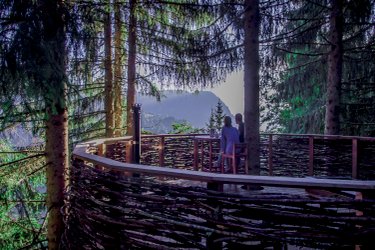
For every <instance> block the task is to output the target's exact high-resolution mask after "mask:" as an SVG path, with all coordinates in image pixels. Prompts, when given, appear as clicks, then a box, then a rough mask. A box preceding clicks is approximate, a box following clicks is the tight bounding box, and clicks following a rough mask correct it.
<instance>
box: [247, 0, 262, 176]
mask: <svg viewBox="0 0 375 250" xmlns="http://www.w3.org/2000/svg"><path fill="white" fill-rule="evenodd" d="M259 26H260V14H259V0H246V1H245V25H244V31H245V60H244V95H245V97H244V98H245V119H244V120H245V141H246V142H247V143H248V157H247V161H248V166H249V168H250V169H249V173H250V174H253V175H259V174H260V156H259V155H260V150H259V145H260V137H259Z"/></svg>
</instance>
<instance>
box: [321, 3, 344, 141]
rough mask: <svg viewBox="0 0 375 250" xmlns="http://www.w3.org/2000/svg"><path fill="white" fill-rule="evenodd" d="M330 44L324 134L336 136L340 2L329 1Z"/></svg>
mask: <svg viewBox="0 0 375 250" xmlns="http://www.w3.org/2000/svg"><path fill="white" fill-rule="evenodd" d="M331 3H332V6H331V9H332V12H331V16H330V43H331V49H330V52H329V55H328V72H327V97H326V98H327V99H326V115H325V129H324V133H325V134H328V135H337V134H339V133H340V96H341V77H342V57H343V46H342V28H343V27H342V25H343V17H342V8H343V2H342V0H332V1H331Z"/></svg>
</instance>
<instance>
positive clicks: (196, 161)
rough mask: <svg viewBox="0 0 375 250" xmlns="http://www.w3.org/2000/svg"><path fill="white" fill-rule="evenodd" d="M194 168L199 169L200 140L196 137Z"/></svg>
mask: <svg viewBox="0 0 375 250" xmlns="http://www.w3.org/2000/svg"><path fill="white" fill-rule="evenodd" d="M193 164H194V166H193V167H194V170H195V171H198V140H197V139H196V138H194V163H193Z"/></svg>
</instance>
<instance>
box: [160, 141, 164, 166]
mask: <svg viewBox="0 0 375 250" xmlns="http://www.w3.org/2000/svg"><path fill="white" fill-rule="evenodd" d="M164 147H165V138H164V136H161V137H160V144H159V166H160V167H162V166H164Z"/></svg>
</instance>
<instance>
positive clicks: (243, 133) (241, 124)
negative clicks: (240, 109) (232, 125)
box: [235, 113, 245, 143]
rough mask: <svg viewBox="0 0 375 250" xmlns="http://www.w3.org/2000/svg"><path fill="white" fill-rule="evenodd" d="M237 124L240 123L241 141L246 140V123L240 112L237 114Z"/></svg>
mask: <svg viewBox="0 0 375 250" xmlns="http://www.w3.org/2000/svg"><path fill="white" fill-rule="evenodd" d="M235 119H236V124H238V133H239V136H240V142H241V143H243V142H245V124H244V123H243V121H242V115H241V114H240V113H238V114H236V116H235Z"/></svg>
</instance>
